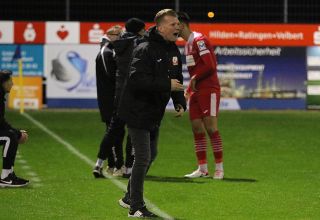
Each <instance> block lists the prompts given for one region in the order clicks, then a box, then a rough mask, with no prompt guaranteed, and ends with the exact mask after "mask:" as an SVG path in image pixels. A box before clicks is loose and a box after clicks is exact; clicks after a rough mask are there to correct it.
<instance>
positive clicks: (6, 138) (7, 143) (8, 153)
mask: <svg viewBox="0 0 320 220" xmlns="http://www.w3.org/2000/svg"><path fill="white" fill-rule="evenodd" d="M0 145H3V150H2V157H3V161H2V168H3V169H11V167H13V166H14V161H15V159H16V154H17V150H18V137H17V134H16V133H15V132H13V131H11V130H0Z"/></svg>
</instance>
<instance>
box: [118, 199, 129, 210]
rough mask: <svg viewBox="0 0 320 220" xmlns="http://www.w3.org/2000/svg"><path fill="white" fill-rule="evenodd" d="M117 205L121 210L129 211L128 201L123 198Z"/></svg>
mask: <svg viewBox="0 0 320 220" xmlns="http://www.w3.org/2000/svg"><path fill="white" fill-rule="evenodd" d="M119 205H120V206H121V207H122V208H125V209H130V200H129V199H128V198H126V197H123V198H122V199H119Z"/></svg>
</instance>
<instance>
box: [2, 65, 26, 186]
mask: <svg viewBox="0 0 320 220" xmlns="http://www.w3.org/2000/svg"><path fill="white" fill-rule="evenodd" d="M11 75H12V72H11V71H10V70H0V144H1V145H3V154H2V157H3V166H2V171H1V179H0V187H22V186H26V185H28V184H29V180H25V179H22V178H20V177H17V176H16V174H15V173H14V171H13V166H14V161H15V159H16V154H17V150H18V145H19V144H23V143H25V142H26V141H27V140H28V134H27V132H26V131H25V130H18V129H16V128H13V127H12V126H11V125H10V124H9V123H8V122H7V121H6V120H5V118H4V115H5V95H6V94H7V93H9V92H10V90H11V88H12V86H13V82H12V78H11Z"/></svg>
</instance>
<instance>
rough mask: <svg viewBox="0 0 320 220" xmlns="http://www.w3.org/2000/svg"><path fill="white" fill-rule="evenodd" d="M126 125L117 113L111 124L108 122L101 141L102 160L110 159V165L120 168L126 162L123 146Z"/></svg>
mask: <svg viewBox="0 0 320 220" xmlns="http://www.w3.org/2000/svg"><path fill="white" fill-rule="evenodd" d="M124 126H125V123H124V122H123V121H122V120H121V119H120V118H119V117H118V116H117V115H116V113H115V114H114V116H113V117H112V119H111V122H110V124H109V126H108V124H106V133H105V134H104V136H103V139H102V141H101V143H100V148H99V152H98V158H100V159H102V160H106V159H108V166H109V167H116V168H117V169H120V168H121V167H122V166H123V164H124V162H123V148H122V143H123V138H124V134H125V131H124Z"/></svg>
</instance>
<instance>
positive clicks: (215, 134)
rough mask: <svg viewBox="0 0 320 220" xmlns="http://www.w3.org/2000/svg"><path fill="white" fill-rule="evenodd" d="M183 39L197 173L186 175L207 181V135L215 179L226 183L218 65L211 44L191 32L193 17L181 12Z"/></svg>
mask: <svg viewBox="0 0 320 220" xmlns="http://www.w3.org/2000/svg"><path fill="white" fill-rule="evenodd" d="M178 16H179V21H180V36H181V37H182V38H183V39H184V40H185V41H186V42H187V43H186V45H185V55H186V64H187V68H188V71H189V74H190V84H189V87H188V89H187V90H186V92H185V97H186V99H187V100H188V99H189V108H190V109H189V111H190V113H189V117H190V120H191V125H192V131H193V137H194V143H195V152H196V156H197V159H198V169H197V170H195V171H194V172H192V173H190V174H187V175H185V177H187V178H197V177H208V176H209V174H208V165H207V155H206V151H207V143H206V133H207V134H208V135H209V138H210V142H211V145H212V148H213V153H214V158H215V173H214V176H213V178H214V179H223V175H224V171H223V157H222V156H223V154H222V141H221V137H220V134H219V130H218V111H219V102H220V84H219V80H218V76H217V61H216V56H215V54H214V52H213V47H212V46H211V44H210V42H209V40H208V39H207V37H206V36H204V35H203V34H201V33H198V32H192V31H191V29H190V26H189V22H190V17H189V15H188V14H187V13H185V12H179V13H178Z"/></svg>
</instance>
